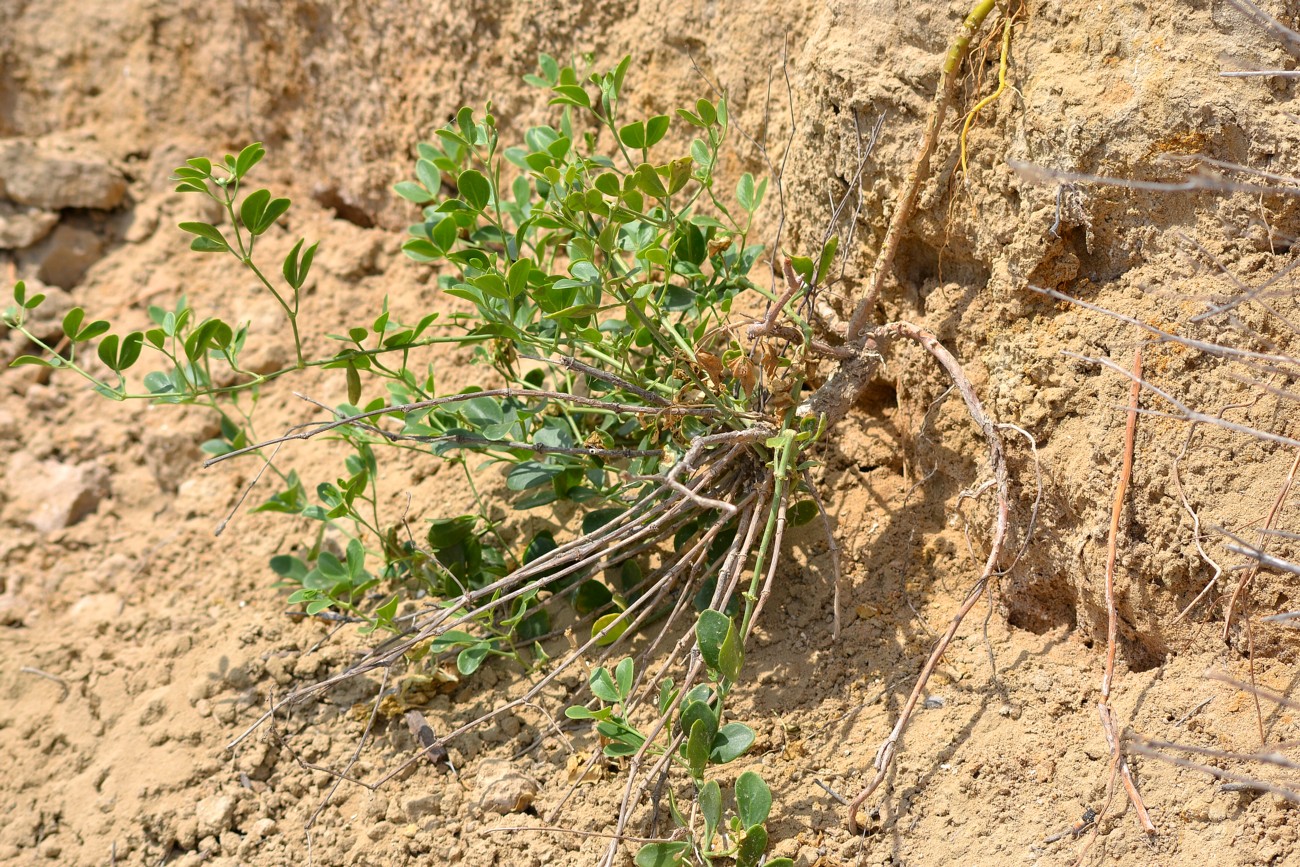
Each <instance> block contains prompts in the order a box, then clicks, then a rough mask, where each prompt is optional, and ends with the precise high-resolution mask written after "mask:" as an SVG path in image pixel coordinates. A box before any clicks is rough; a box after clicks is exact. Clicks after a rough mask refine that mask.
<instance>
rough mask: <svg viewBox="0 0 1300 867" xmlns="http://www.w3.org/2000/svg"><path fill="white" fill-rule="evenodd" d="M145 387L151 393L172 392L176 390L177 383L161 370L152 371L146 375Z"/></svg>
mask: <svg viewBox="0 0 1300 867" xmlns="http://www.w3.org/2000/svg"><path fill="white" fill-rule="evenodd" d="M144 387H145V388H147V389H149V393H150V394H170V393H171V392H174V391H176V384H175V383H174V382H172V380H171V377H169V376H168V375H167V374H165V373H163V372H162V371H160V370H154V371H150V372H149V373H146V374H145V375H144Z"/></svg>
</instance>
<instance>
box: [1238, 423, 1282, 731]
mask: <svg viewBox="0 0 1300 867" xmlns="http://www.w3.org/2000/svg"><path fill="white" fill-rule="evenodd" d="M1297 469H1300V449H1296V455H1295V460H1294V461H1292V462H1291V469H1290V470H1289V471H1288V472H1287V474H1286V478H1285V479H1283V480H1282V488H1281V490H1279V491H1278V492H1277V499H1276V500H1274V501H1273V508H1272V509H1270V510H1269V513H1268V519H1267V520H1266V521H1265V522H1264V528H1263V529H1262V530H1261V531H1260V534H1259V541H1258V542H1257V543H1256V547H1257V548H1258V549H1259V550H1260V552H1261V553H1262V552H1265V551H1267V550H1268V542H1269V531H1271V530H1272V529H1273V523H1274V522H1275V521H1276V520H1277V516H1278V513H1279V512H1281V511H1282V506H1283V504H1285V503H1286V499H1287V497H1288V496H1290V494H1291V487H1292V485H1293V484H1295V475H1296V470H1297ZM1259 563H1260V561H1259V558H1258V557H1256V558H1255V562H1254V563H1253V564H1251V567H1250V568H1249V569H1247V570H1246V572H1245V574H1243V575H1242V576H1241V580H1239V581H1238V582H1237V587H1236V589H1235V590H1233V591H1232V598H1231V599H1229V600H1228V610H1227V611H1226V612H1225V613H1224V618H1223V638H1224V639H1225V640H1226V639H1227V638H1228V636H1229V635H1230V634H1231V632H1230V631H1231V629H1232V617H1233V614H1234V613H1235V612H1236V610H1237V604H1238V603H1239V602H1240V601H1241V597H1242V596H1243V594H1245V592H1246V589H1247V588H1248V587H1249V586H1250V582H1251V581H1253V580H1254V579H1255V576H1256V575H1257V574H1258V573H1259ZM1260 737H1261V739H1262V738H1263V732H1260Z"/></svg>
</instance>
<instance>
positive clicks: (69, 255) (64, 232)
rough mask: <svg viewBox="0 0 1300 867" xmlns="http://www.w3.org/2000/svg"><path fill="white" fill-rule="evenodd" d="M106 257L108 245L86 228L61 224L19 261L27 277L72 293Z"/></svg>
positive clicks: (24, 253)
mask: <svg viewBox="0 0 1300 867" xmlns="http://www.w3.org/2000/svg"><path fill="white" fill-rule="evenodd" d="M103 257H104V241H103V239H102V238H101V237H100V236H99V234H97V233H96V232H94V231H92V230H91V229H89V228H87V227H86V226H74V225H69V224H68V223H66V222H65V223H62V224H60V225H59V226H58V227H57V228H56V229H55V230H54V231H53V232H52V233H51V234H50V236H49V237H47V238H45V239H43V240H42V241H41V242H40V243H38V244H36V245H35V246H34V247H31V248H30V249H28V250H26V251H24V252H23V254H22V255H20V256H19V257H18V260H19V263H20V267H22V268H23V272H24V273H34V274H35V275H36V276H37V277H38V278H39V279H40V280H41V282H43V283H47V284H49V285H51V286H59V287H62V288H64V289H71V288H73V287H74V286H76V285H77V284H78V283H80V282H81V278H82V277H83V276H85V274H86V271H87V270H89V268H90V266H91V265H94V264H95V263H96V262H98V261H99V260H100V259H102V258H103Z"/></svg>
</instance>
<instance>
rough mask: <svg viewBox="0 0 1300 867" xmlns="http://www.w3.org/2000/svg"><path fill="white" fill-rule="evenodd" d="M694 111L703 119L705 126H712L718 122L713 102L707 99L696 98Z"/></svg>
mask: <svg viewBox="0 0 1300 867" xmlns="http://www.w3.org/2000/svg"><path fill="white" fill-rule="evenodd" d="M695 113H696V114H698V115H699V116H700V120H702V121H704V125H705V126H713V125H714V124H715V123H717V122H718V113H717V112H716V111H715V110H714V109H713V103H711V102H709V101H708V100H707V99H700V100H696V102H695Z"/></svg>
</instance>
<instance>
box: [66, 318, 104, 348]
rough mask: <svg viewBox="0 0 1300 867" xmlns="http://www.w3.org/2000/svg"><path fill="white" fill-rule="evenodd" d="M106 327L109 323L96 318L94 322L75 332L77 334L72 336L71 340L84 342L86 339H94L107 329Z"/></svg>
mask: <svg viewBox="0 0 1300 867" xmlns="http://www.w3.org/2000/svg"><path fill="white" fill-rule="evenodd" d="M108 329H109V324H108V323H107V322H105V321H104V320H103V319H96V320H95V321H94V322H92V323H90V324H89V325H87V326H86V327H85V328H83V329H81V331H79V332H77V336H76V337H74V338H72V341H73V342H74V343H84V342H85V341H87V340H94V339H95V338H96V337H98V336H99V335H101V334H103V333H105V332H106V331H108Z"/></svg>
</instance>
